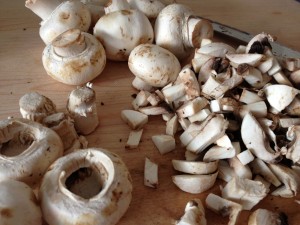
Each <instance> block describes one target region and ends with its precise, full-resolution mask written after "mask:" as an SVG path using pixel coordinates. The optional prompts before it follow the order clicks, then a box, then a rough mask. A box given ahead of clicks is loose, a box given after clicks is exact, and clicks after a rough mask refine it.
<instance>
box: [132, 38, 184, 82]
mask: <svg viewBox="0 0 300 225" xmlns="http://www.w3.org/2000/svg"><path fill="white" fill-rule="evenodd" d="M128 66H129V69H130V71H131V72H132V73H133V74H134V75H135V76H137V77H139V78H140V79H142V80H143V81H144V82H146V83H147V84H150V85H151V86H153V87H164V86H166V85H167V84H169V83H171V82H173V81H175V80H176V78H177V76H178V74H179V72H180V70H181V66H180V63H179V61H178V59H177V58H176V57H175V55H173V54H172V53H171V52H170V51H168V50H166V49H164V48H162V47H159V46H157V45H153V44H141V45H139V46H137V47H136V48H134V49H133V50H132V52H131V53H130V56H129V59H128Z"/></svg>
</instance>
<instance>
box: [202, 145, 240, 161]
mask: <svg viewBox="0 0 300 225" xmlns="http://www.w3.org/2000/svg"><path fill="white" fill-rule="evenodd" d="M235 155H236V152H235V149H234V148H233V147H229V148H227V147H221V146H218V145H214V146H212V147H211V148H210V149H208V151H207V152H206V153H205V155H204V157H203V161H204V162H212V161H215V160H219V159H229V158H232V157H234V156H235Z"/></svg>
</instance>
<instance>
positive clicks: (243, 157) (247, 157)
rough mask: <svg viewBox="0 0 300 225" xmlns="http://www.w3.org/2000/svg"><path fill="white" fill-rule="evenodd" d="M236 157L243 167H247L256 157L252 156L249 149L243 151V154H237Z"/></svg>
mask: <svg viewBox="0 0 300 225" xmlns="http://www.w3.org/2000/svg"><path fill="white" fill-rule="evenodd" d="M236 157H237V158H238V159H239V160H240V162H241V163H242V164H243V165H247V164H248V163H250V162H252V161H253V160H254V156H253V155H252V153H251V151H250V150H249V149H246V150H245V151H242V152H241V153H239V154H237V155H236Z"/></svg>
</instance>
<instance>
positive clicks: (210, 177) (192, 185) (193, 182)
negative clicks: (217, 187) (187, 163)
mask: <svg viewBox="0 0 300 225" xmlns="http://www.w3.org/2000/svg"><path fill="white" fill-rule="evenodd" d="M217 176H218V171H217V172H215V173H213V174H206V175H199V174H196V175H189V174H184V175H174V176H172V180H173V183H174V184H175V185H176V186H177V187H178V188H179V189H181V190H182V191H184V192H188V193H191V194H200V193H202V192H205V191H207V190H208V189H210V188H211V187H213V186H214V184H215V182H216V179H217Z"/></svg>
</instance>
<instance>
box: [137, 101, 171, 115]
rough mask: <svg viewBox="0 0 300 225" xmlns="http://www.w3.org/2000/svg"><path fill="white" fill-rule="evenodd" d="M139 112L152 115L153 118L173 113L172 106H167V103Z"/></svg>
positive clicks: (147, 107) (142, 109) (144, 108)
mask: <svg viewBox="0 0 300 225" xmlns="http://www.w3.org/2000/svg"><path fill="white" fill-rule="evenodd" d="M138 110H139V111H140V112H141V113H143V114H145V115H152V116H157V115H162V114H166V113H171V112H172V110H171V108H170V106H169V105H167V104H166V103H161V104H158V105H157V106H146V107H140V108H139V109H138Z"/></svg>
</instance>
